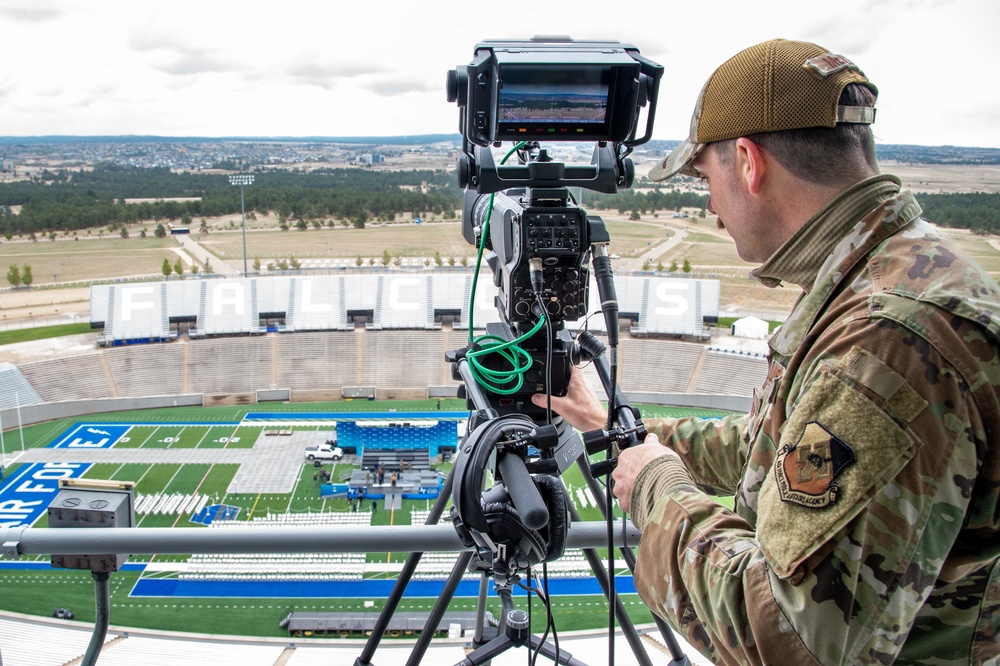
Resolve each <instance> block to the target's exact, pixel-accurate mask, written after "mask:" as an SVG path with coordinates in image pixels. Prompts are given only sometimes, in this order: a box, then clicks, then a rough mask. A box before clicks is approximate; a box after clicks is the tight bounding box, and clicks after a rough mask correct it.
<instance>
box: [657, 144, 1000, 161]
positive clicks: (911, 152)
mask: <svg viewBox="0 0 1000 666" xmlns="http://www.w3.org/2000/svg"><path fill="white" fill-rule="evenodd" d="M679 143H680V142H679V141H650V142H649V143H648V144H647V147H648V148H649V149H650V150H661V151H664V152H665V151H667V150H671V149H673V148H675V147H676V146H677V145H678V144H679ZM875 154H876V155H877V157H878V159H879V160H881V161H892V162H907V163H910V164H961V165H977V164H1000V148H970V147H967V146H914V145H908V144H876V145H875Z"/></svg>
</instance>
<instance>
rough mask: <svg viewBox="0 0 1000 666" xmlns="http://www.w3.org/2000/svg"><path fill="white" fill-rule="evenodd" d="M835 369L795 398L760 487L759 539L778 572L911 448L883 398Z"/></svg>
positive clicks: (869, 493)
mask: <svg viewBox="0 0 1000 666" xmlns="http://www.w3.org/2000/svg"><path fill="white" fill-rule="evenodd" d="M838 374H842V373H838V371H837V369H836V368H833V367H831V368H829V369H826V370H821V371H820V374H819V376H818V377H817V378H816V380H815V381H814V382H812V384H811V386H810V387H809V390H808V391H807V392H806V393H804V394H803V395H802V396H801V399H800V400H799V402H798V404H797V405H796V406H795V411H794V412H792V414H791V416H790V417H789V419H788V421H786V422H785V425H784V427H783V429H782V432H781V441H780V442H779V443H778V450H779V452H780V454H779V455H778V456H777V457H776V458H775V461H774V464H773V466H772V467H771V469H770V471H769V472H768V475H767V476H766V477H765V479H764V482H763V484H762V486H761V490H760V498H759V503H758V514H757V539H758V541H759V542H760V546H761V549H762V550H763V552H764V555H765V557H766V558H767V560H768V562H769V563H770V565H771V567H772V568H773V569H774V572H775V573H776V574H777V575H778V576H780V577H782V578H794V576H795V574H796V571H797V570H798V568H799V566H800V565H801V564H802V563H803V562H805V561H806V560H807V559H808V558H809V557H810V556H811V555H812V554H813V553H816V552H817V551H820V550H821V549H822V548H823V547H824V546H825V544H827V543H828V542H829V541H830V540H831V539H837V538H839V537H838V533H839V532H840V531H841V530H842V529H844V528H845V527H846V526H847V525H848V524H849V523H850V522H851V521H852V520H854V519H855V518H856V517H857V516H858V515H859V514H860V513H861V512H862V511H864V510H865V507H867V506H868V505H869V504H870V503H871V501H872V499H873V498H874V497H875V496H876V495H877V494H878V493H880V492H882V491H883V490H884V489H885V487H886V485H887V484H888V483H889V482H890V481H891V480H892V479H893V478H894V477H895V476H896V475H897V474H898V473H899V471H900V470H901V469H902V468H903V467H904V466H905V465H906V463H907V462H909V461H910V459H912V458H913V454H914V452H915V450H916V445H915V444H914V442H912V441H911V439H910V437H909V436H908V435H907V433H906V432H905V431H904V430H903V428H902V427H901V426H900V424H899V422H898V421H897V420H896V419H895V418H893V417H892V416H890V414H888V413H887V412H886V411H885V403H884V401H881V400H878V401H875V400H873V399H872V396H870V395H867V394H865V393H863V392H861V391H860V390H859V388H860V386H859V385H858V384H857V383H852V381H851V380H850V379H849V378H847V377H842V376H838ZM878 403H881V405H880V404H878Z"/></svg>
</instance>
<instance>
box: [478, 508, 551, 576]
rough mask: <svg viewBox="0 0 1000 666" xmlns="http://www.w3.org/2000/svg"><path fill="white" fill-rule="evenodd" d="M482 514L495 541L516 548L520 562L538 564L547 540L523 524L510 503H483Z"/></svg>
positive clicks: (542, 558) (543, 554)
mask: <svg viewBox="0 0 1000 666" xmlns="http://www.w3.org/2000/svg"><path fill="white" fill-rule="evenodd" d="M483 516H485V518H486V523H487V525H489V531H488V533H489V535H490V538H491V539H493V541H494V542H496V543H504V544H507V545H508V546H513V547H515V548H517V549H518V550H519V551H520V552H519V554H518V555H517V557H518V560H522V559H526V560H527V562H520V564H522V565H523V564H538V563H539V562H542V561H543V560H544V558H545V556H546V553H547V552H548V542H547V541H546V539H545V537H544V536H543V535H542V533H541V532H540V531H539V530H532V529H529V528H527V527H525V526H524V523H523V522H521V516H520V515H519V514H518V513H517V509H515V508H514V506H513V505H512V504H507V503H506V502H487V503H486V504H484V505H483Z"/></svg>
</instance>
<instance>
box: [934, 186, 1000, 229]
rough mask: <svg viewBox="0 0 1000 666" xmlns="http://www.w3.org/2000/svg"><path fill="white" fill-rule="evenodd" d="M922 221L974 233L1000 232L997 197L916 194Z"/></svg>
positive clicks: (998, 196)
mask: <svg viewBox="0 0 1000 666" xmlns="http://www.w3.org/2000/svg"><path fill="white" fill-rule="evenodd" d="M916 196H917V202H918V203H919V204H920V207H921V208H923V209H924V213H923V216H922V217H923V218H924V219H925V220H927V221H928V222H933V223H935V224H939V225H941V226H943V227H954V228H956V229H969V230H971V231H972V232H973V233H976V234H996V233H1000V194H988V193H985V192H971V193H964V194H918V195H916Z"/></svg>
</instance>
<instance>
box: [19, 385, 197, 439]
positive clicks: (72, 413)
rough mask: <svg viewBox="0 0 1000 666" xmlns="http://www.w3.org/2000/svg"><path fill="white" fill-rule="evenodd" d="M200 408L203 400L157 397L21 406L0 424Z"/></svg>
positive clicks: (187, 396) (193, 396) (23, 423)
mask: <svg viewBox="0 0 1000 666" xmlns="http://www.w3.org/2000/svg"><path fill="white" fill-rule="evenodd" d="M203 404H204V397H203V396H202V395H201V394H200V393H199V394H191V395H158V396H149V397H144V398H104V399H101V400H67V401H65V402H49V403H45V404H42V405H25V406H23V407H21V409H20V414H18V410H17V409H5V410H3V411H0V422H2V423H3V429H4V430H9V429H11V428H16V427H17V425H18V423H20V424H21V425H31V424H33V423H44V422H46V421H55V420H57V419H66V418H77V417H80V416H86V415H87V414H107V413H109V412H124V411H131V410H137V409H157V408H160V407H192V406H199V405H203Z"/></svg>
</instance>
